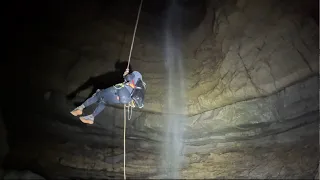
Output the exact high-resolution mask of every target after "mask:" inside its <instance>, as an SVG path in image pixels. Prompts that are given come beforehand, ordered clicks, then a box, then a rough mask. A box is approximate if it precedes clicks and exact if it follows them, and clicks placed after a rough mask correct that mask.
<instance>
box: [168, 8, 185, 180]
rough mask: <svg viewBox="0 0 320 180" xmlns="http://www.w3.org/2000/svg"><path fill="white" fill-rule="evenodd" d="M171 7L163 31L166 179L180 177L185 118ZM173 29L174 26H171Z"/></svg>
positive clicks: (179, 60)
mask: <svg viewBox="0 0 320 180" xmlns="http://www.w3.org/2000/svg"><path fill="white" fill-rule="evenodd" d="M178 13H179V12H177V9H176V7H175V6H174V5H172V6H171V8H170V9H169V12H168V21H167V28H166V42H165V46H166V47H165V48H166V51H165V53H166V64H165V65H166V70H167V83H168V84H167V88H168V89H167V104H166V105H167V108H168V109H167V111H168V113H169V115H168V116H167V118H166V132H165V134H166V139H165V143H164V146H163V157H164V158H163V164H162V165H163V168H164V170H165V172H163V173H164V174H165V175H166V178H179V177H180V174H179V172H180V168H181V163H182V160H183V144H182V136H183V126H182V125H183V123H182V122H183V121H184V120H185V118H186V117H185V116H184V115H182V114H184V112H185V110H184V109H185V101H184V100H185V97H184V96H185V85H184V79H183V77H184V72H183V64H182V56H181V49H180V45H179V44H180V43H179V41H178V38H177V37H178V36H176V33H179V31H180V28H179V24H177V23H176V21H175V20H177V19H175V20H174V19H173V18H177V17H178V16H179V14H178ZM173 26H175V27H173Z"/></svg>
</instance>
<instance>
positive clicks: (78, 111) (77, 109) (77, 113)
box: [70, 105, 84, 116]
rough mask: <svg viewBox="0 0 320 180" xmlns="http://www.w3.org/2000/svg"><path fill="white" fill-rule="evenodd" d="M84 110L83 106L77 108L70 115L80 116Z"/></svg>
mask: <svg viewBox="0 0 320 180" xmlns="http://www.w3.org/2000/svg"><path fill="white" fill-rule="evenodd" d="M83 109H84V105H81V106H79V107H77V108H75V109H74V110H73V111H71V112H70V113H71V114H72V115H73V116H79V115H81V114H82V111H83Z"/></svg>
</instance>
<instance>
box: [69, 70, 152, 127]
mask: <svg viewBox="0 0 320 180" xmlns="http://www.w3.org/2000/svg"><path fill="white" fill-rule="evenodd" d="M145 89H146V84H145V83H144V82H143V79H142V75H141V74H140V72H138V71H133V72H132V73H130V74H128V71H126V72H125V73H124V82H123V83H119V84H116V85H114V86H111V87H109V88H106V89H102V90H101V89H98V90H97V91H96V93H94V94H93V95H92V96H91V97H90V98H88V99H87V100H86V101H85V102H84V103H83V104H82V105H80V106H78V107H77V108H75V109H74V110H73V111H71V112H70V113H71V114H72V115H74V116H79V115H82V113H83V110H84V109H85V108H86V107H88V106H91V105H92V104H95V103H98V106H97V107H96V109H95V110H94V111H93V113H92V114H90V115H87V116H81V117H80V120H81V122H83V123H86V124H93V123H94V119H95V117H96V116H97V115H98V114H100V113H101V112H102V111H103V110H104V108H105V106H106V105H116V104H124V105H126V104H128V105H130V106H131V107H138V108H142V107H143V106H144V94H145Z"/></svg>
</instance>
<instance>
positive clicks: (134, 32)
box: [126, 0, 143, 72]
mask: <svg viewBox="0 0 320 180" xmlns="http://www.w3.org/2000/svg"><path fill="white" fill-rule="evenodd" d="M142 2H143V0H141V2H140V6H139V11H138V16H137V20H136V25H135V27H134V31H133V37H132V42H131V47H130V53H129V58H128V65H127V69H126V71H128V72H129V65H130V60H131V54H132V49H133V44H134V38H135V36H136V31H137V27H138V22H139V18H140V11H141V7H142Z"/></svg>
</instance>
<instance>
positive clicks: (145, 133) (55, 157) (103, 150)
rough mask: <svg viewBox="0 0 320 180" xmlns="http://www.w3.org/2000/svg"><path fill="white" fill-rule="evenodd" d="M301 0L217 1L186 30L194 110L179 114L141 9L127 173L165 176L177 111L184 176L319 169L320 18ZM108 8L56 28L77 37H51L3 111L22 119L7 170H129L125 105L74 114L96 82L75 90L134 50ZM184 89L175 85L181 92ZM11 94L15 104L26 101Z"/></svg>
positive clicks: (52, 173) (294, 175) (288, 174)
mask: <svg viewBox="0 0 320 180" xmlns="http://www.w3.org/2000/svg"><path fill="white" fill-rule="evenodd" d="M301 2H302V1H301ZM299 7H300V6H299V3H298V2H297V4H288V2H287V1H253V0H238V1H226V2H220V1H210V2H208V3H207V6H206V8H205V9H206V11H205V14H203V16H201V18H200V16H199V17H194V18H193V19H194V20H193V24H198V26H197V28H190V29H188V32H184V33H183V36H182V37H179V38H180V40H181V42H182V44H184V45H183V46H181V47H180V50H179V51H178V50H177V51H175V52H180V53H181V58H182V59H183V63H184V65H183V66H184V68H185V74H186V77H185V78H184V79H183V81H184V82H185V84H186V86H187V87H185V89H186V101H187V104H186V108H187V110H186V112H184V113H179V114H178V113H175V114H168V112H167V110H166V105H167V101H168V97H166V96H167V95H168V94H167V91H169V88H168V86H167V84H168V83H167V81H168V75H167V74H166V72H167V69H166V67H167V66H168V64H169V65H170V62H167V59H168V58H167V56H168V52H169V51H168V50H167V49H166V48H165V47H166V46H165V44H166V43H165V38H164V37H162V36H160V35H158V36H157V38H159V39H160V40H158V41H152V38H151V39H150V37H149V36H144V34H145V33H146V32H148V30H150V29H149V28H152V25H150V24H147V23H145V22H147V20H146V19H144V21H142V22H144V23H142V24H141V26H139V28H140V29H139V30H138V31H140V32H139V33H137V37H136V38H137V39H136V41H135V46H134V49H133V54H132V66H133V67H134V69H137V70H139V71H141V72H142V73H143V76H144V81H145V82H146V83H147V94H146V104H145V107H144V108H143V109H135V110H134V111H133V115H132V118H131V120H130V121H128V122H127V126H126V127H127V135H126V172H127V173H126V174H127V177H130V178H166V177H167V174H168V173H169V171H170V169H166V167H163V164H164V161H165V159H166V158H165V156H166V155H165V153H164V152H163V146H164V144H166V143H168V142H166V137H167V136H168V134H167V133H166V131H167V128H168V127H167V124H168V122H167V121H168V120H169V119H171V120H177V121H178V120H182V121H181V124H180V129H178V130H180V131H182V132H183V140H182V142H183V148H182V150H181V152H180V153H179V154H180V156H181V159H182V162H181V167H180V169H179V173H180V175H181V178H214V179H223V178H244V179H245V178H248V179H257V178H259V179H260V178H261V179H262V178H264V179H266V178H277V179H278V178H279V179H280V178H281V179H312V178H315V177H316V176H318V165H319V103H318V101H319V95H318V94H319V86H318V85H319V77H318V74H319V64H318V44H317V43H318V39H319V35H318V30H319V27H318V24H317V23H316V22H315V21H314V19H312V18H311V17H309V16H306V15H305V14H301V13H300V14H299V13H297V12H300V11H299ZM201 8H202V6H200V5H199V6H197V8H195V9H196V10H197V11H199V10H200V9H201ZM190 11H191V10H190ZM164 12H165V11H164ZM164 12H163V13H164ZM144 13H147V12H144ZM189 13H191V14H192V12H189ZM144 15H145V14H144ZM80 17H81V16H80ZM110 17H113V16H110ZM110 17H108V18H107V17H101V19H100V20H94V18H93V20H92V21H90V23H89V24H90V26H85V25H83V27H82V28H80V27H79V28H78V30H77V31H76V32H74V30H73V29H68V28H66V29H64V30H61V31H60V32H59V33H57V32H56V33H53V34H54V37H57V39H58V37H59V39H61V38H62V39H63V38H65V41H67V42H68V43H65V44H63V43H62V44H61V43H60V44H59V43H57V42H55V43H57V44H55V43H52V44H50V45H48V46H43V47H42V49H41V51H42V52H43V56H41V58H46V59H48V60H49V61H46V62H41V61H39V64H37V63H35V66H34V67H33V68H30V69H29V70H28V71H30V72H31V75H30V76H31V77H33V81H32V82H30V84H31V85H30V87H31V89H28V90H26V92H30V96H27V97H25V99H24V100H25V102H29V103H28V105H24V106H23V107H24V108H22V109H21V108H16V109H17V111H16V112H15V113H11V114H8V113H6V114H5V117H6V118H9V119H11V121H12V122H14V121H17V120H19V127H16V128H15V131H16V132H19V133H20V134H24V136H22V137H12V132H11V133H10V134H9V135H10V137H12V138H13V139H14V143H13V144H12V145H11V146H10V153H9V154H8V155H7V157H6V163H5V164H6V166H7V167H8V168H17V169H23V168H29V169H30V170H31V171H34V172H36V173H37V174H40V175H41V176H43V177H45V178H69V179H71V178H83V179H91V178H93V179H101V178H104V179H105V178H122V177H123V163H124V159H123V153H124V152H123V127H124V124H123V107H122V106H108V107H107V108H106V109H105V110H104V111H103V112H102V113H101V114H100V115H99V116H98V117H97V118H96V120H95V124H93V125H85V124H82V123H81V122H80V121H79V119H78V118H77V117H73V116H71V114H70V113H69V112H70V111H71V110H72V109H73V108H74V107H75V105H74V103H75V102H78V101H83V100H84V99H85V97H86V96H87V95H88V94H89V93H90V90H91V89H86V90H85V91H83V92H81V93H78V94H76V96H75V98H74V99H73V100H68V99H67V98H66V95H67V94H68V93H70V92H72V91H74V90H75V89H76V88H77V87H79V86H80V85H81V84H82V83H84V82H85V81H86V80H87V79H89V78H90V77H95V76H99V75H101V74H103V73H105V72H106V71H111V70H113V67H114V63H115V61H113V60H116V59H117V58H120V60H126V59H127V56H128V51H129V48H130V43H131V41H130V40H131V38H132V35H131V29H132V27H131V26H130V25H128V24H126V23H124V22H123V21H120V20H119V19H117V18H119V17H117V18H116V17H113V18H110ZM199 19H201V20H202V21H200V20H199ZM72 20H74V18H70V19H69V20H66V21H67V22H68V21H70V22H72ZM74 23H76V22H74ZM153 23H154V22H153ZM160 27H161V26H160ZM159 29H161V28H159ZM151 32H152V33H154V32H157V31H151V30H150V34H151V35H152V33H151ZM150 34H149V35H150ZM151 35H150V36H151ZM177 49H179V48H177ZM50 55H52V56H50ZM36 65H37V66H36ZM39 67H40V68H39ZM17 68H19V67H17ZM38 69H41V70H39V71H37V70H38ZM57 69H58V70H57ZM39 73H41V74H42V76H43V77H40V76H39ZM171 75H172V76H173V77H177V76H178V75H179V74H178V71H176V72H172V74H171ZM44 77H46V78H44ZM39 86H41V90H39V89H37V88H39ZM179 88H181V87H179V86H178V85H177V86H176V87H173V89H174V92H175V93H176V94H179V93H177V92H179ZM48 89H50V90H48ZM5 100H6V103H7V109H6V110H8V109H10V106H11V105H14V104H15V103H17V102H16V101H12V99H9V100H7V99H5ZM18 100H19V99H18ZM94 108H95V106H93V107H89V108H87V109H85V111H84V114H89V113H90V112H92V111H93V110H94ZM21 114H24V116H23V117H28V118H23V117H21ZM169 135H172V134H169ZM12 138H10V139H11V141H10V142H13V139H12ZM170 143H171V144H172V145H174V144H173V143H174V142H169V144H170ZM167 153H170V152H167Z"/></svg>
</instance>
